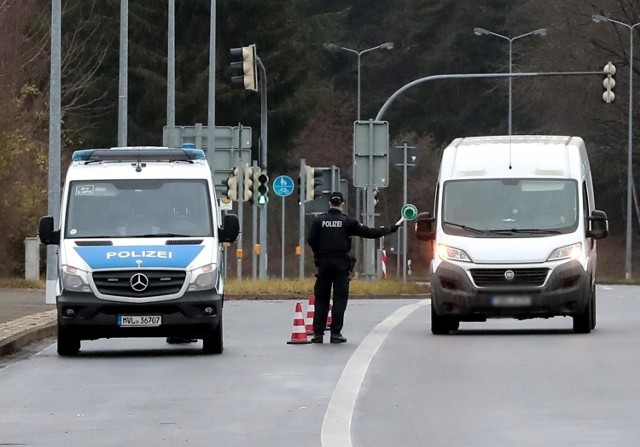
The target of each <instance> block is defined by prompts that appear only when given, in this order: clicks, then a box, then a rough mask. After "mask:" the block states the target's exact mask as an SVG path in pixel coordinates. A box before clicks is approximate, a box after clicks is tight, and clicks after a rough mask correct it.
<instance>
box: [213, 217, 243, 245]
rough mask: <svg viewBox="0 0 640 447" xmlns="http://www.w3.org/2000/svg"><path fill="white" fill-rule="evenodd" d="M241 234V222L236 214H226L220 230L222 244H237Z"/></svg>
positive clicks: (219, 235) (219, 236)
mask: <svg viewBox="0 0 640 447" xmlns="http://www.w3.org/2000/svg"><path fill="white" fill-rule="evenodd" d="M239 234H240V222H239V221H238V216H236V215H235V214H225V216H224V219H223V220H222V227H220V228H219V229H218V238H219V239H220V242H230V243H231V242H235V241H236V239H238V235H239Z"/></svg>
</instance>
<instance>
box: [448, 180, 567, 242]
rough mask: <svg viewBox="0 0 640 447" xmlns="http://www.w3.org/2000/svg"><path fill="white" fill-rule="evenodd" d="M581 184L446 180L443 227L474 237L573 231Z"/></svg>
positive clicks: (561, 181) (551, 181) (557, 181)
mask: <svg viewBox="0 0 640 447" xmlns="http://www.w3.org/2000/svg"><path fill="white" fill-rule="evenodd" d="M578 203H579V202H578V184H577V182H576V181H575V180H560V179H558V180H556V179H543V180H541V179H474V180H450V181H447V182H445V184H444V189H443V196H442V227H443V230H444V231H445V233H448V234H464V235H466V236H471V237H530V236H548V235H553V234H560V233H571V232H573V231H575V229H576V228H577V226H578Z"/></svg>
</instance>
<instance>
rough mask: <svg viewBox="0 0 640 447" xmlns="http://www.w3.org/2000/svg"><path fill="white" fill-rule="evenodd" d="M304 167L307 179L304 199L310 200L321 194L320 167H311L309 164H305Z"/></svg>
mask: <svg viewBox="0 0 640 447" xmlns="http://www.w3.org/2000/svg"><path fill="white" fill-rule="evenodd" d="M304 169H305V174H306V181H307V190H306V191H305V199H304V201H305V202H311V201H312V200H313V199H315V198H317V197H320V196H321V195H322V169H316V168H312V167H311V166H305V167H304Z"/></svg>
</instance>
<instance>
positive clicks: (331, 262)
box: [313, 255, 350, 335]
mask: <svg viewBox="0 0 640 447" xmlns="http://www.w3.org/2000/svg"><path fill="white" fill-rule="evenodd" d="M317 263H318V273H317V274H316V284H315V286H314V294H315V313H314V315H313V333H314V334H315V335H322V334H324V330H325V328H326V326H327V316H328V314H329V305H330V300H331V289H333V308H332V310H331V328H330V329H331V333H332V334H339V333H340V331H342V325H343V323H344V312H345V310H346V309H347V299H348V298H349V268H350V263H349V260H348V259H347V256H346V255H345V256H344V257H325V258H322V257H319V258H318V260H317Z"/></svg>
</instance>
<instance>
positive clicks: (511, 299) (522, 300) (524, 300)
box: [491, 295, 531, 307]
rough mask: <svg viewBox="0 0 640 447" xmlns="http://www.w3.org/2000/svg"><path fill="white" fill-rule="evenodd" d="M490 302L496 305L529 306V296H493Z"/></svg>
mask: <svg viewBox="0 0 640 447" xmlns="http://www.w3.org/2000/svg"><path fill="white" fill-rule="evenodd" d="M491 303H492V304H493V305H494V306H496V307H523V306H531V297H530V296H526V295H504V296H502V295H501V296H494V297H493V299H492V300H491Z"/></svg>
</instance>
